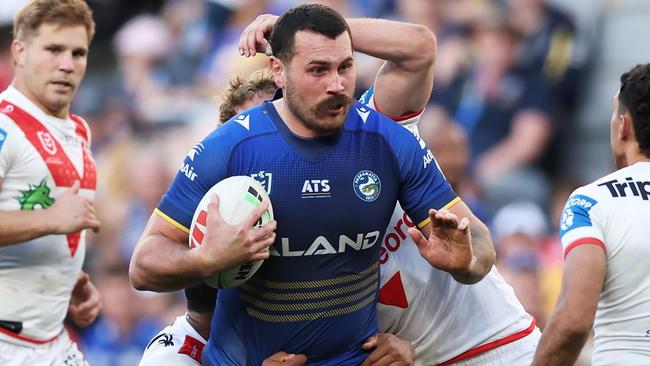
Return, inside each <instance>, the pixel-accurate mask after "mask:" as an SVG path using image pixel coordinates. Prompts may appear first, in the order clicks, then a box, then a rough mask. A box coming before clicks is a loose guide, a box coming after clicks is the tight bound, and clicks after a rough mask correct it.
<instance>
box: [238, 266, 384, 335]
mask: <svg viewBox="0 0 650 366" xmlns="http://www.w3.org/2000/svg"><path fill="white" fill-rule="evenodd" d="M378 285H379V263H378V262H375V263H373V264H372V265H371V266H370V267H368V268H366V269H364V270H363V271H361V272H359V273H355V274H350V275H345V276H341V277H336V278H329V279H322V280H313V281H291V282H280V281H270V280H264V279H261V278H251V279H250V280H249V281H248V282H246V283H244V284H242V285H241V286H240V287H239V298H240V300H241V302H242V304H243V305H244V306H245V307H246V312H247V313H248V315H250V316H252V317H254V318H257V319H260V320H263V321H268V322H297V321H305V320H315V319H319V318H324V317H333V316H339V315H343V314H349V313H352V312H355V311H358V310H360V309H361V308H363V307H365V306H366V305H368V304H370V303H372V302H373V301H375V300H376V297H377V290H378Z"/></svg>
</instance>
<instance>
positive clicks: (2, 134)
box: [0, 128, 7, 151]
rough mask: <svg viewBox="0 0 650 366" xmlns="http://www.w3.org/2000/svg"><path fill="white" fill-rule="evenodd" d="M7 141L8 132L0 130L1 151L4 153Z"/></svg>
mask: <svg viewBox="0 0 650 366" xmlns="http://www.w3.org/2000/svg"><path fill="white" fill-rule="evenodd" d="M6 139H7V131H5V130H3V129H2V128H0V151H2V145H4V144H5V140H6Z"/></svg>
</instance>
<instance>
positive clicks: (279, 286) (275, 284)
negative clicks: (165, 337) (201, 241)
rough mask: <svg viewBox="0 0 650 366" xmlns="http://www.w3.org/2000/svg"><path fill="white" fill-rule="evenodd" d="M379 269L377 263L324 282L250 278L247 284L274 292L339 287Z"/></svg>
mask: <svg viewBox="0 0 650 366" xmlns="http://www.w3.org/2000/svg"><path fill="white" fill-rule="evenodd" d="M377 267H379V262H375V264H373V265H371V266H370V267H368V268H366V269H364V270H363V271H361V272H359V273H355V274H351V275H347V276H342V277H336V278H328V279H325V280H315V281H294V282H280V281H269V280H263V279H260V278H255V277H253V278H251V280H250V281H248V283H252V284H254V285H257V286H264V287H268V288H271V289H276V290H289V289H299V288H300V289H310V288H319V287H325V286H334V285H340V284H342V283H346V282H354V281H357V280H359V278H361V277H363V276H365V275H367V274H368V273H370V272H372V271H374V270H376V269H377Z"/></svg>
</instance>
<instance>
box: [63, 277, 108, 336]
mask: <svg viewBox="0 0 650 366" xmlns="http://www.w3.org/2000/svg"><path fill="white" fill-rule="evenodd" d="M100 310H101V301H100V296H99V291H97V288H96V287H95V285H93V283H92V282H91V281H90V277H89V276H88V274H87V273H84V272H81V274H80V275H79V278H78V279H77V283H76V284H75V286H74V288H73V289H72V294H71V297H70V305H69V306H68V316H69V317H70V319H72V321H73V322H74V323H75V324H76V325H77V326H79V327H81V328H84V327H87V326H89V325H90V324H91V323H92V322H94V321H95V319H96V318H97V315H99V311H100Z"/></svg>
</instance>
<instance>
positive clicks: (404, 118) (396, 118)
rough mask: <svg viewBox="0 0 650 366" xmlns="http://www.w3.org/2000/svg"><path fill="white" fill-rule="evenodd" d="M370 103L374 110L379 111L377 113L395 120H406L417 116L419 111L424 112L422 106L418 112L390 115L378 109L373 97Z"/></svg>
mask: <svg viewBox="0 0 650 366" xmlns="http://www.w3.org/2000/svg"><path fill="white" fill-rule="evenodd" d="M372 104H374V106H375V110H376V111H377V112H379V113H381V114H383V115H385V116H386V117H388V118H390V119H392V120H393V121H395V122H402V121H406V120H408V119H411V118H413V117H417V116H418V115H419V114H420V113H422V112H424V108H422V109H421V110H420V111H419V112H413V113H409V114H404V115H401V116H391V115H388V114H386V113H384V112H382V111H381V110H380V109H379V106H378V105H377V101H376V100H375V98H374V97H373V98H372Z"/></svg>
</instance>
